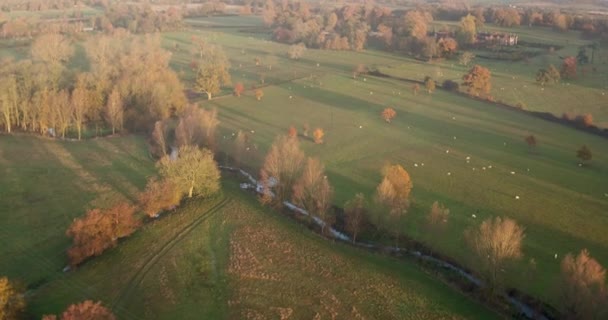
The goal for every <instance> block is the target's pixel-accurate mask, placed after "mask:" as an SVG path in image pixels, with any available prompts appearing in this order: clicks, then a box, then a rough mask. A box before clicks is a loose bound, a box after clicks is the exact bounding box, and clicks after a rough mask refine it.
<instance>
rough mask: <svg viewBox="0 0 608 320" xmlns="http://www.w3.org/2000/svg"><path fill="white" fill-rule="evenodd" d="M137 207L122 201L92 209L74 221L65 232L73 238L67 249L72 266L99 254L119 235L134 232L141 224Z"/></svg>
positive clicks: (115, 241) (122, 235)
mask: <svg viewBox="0 0 608 320" xmlns="http://www.w3.org/2000/svg"><path fill="white" fill-rule="evenodd" d="M135 211H136V208H135V207H134V206H132V205H129V204H127V203H119V204H117V205H115V206H113V207H111V208H109V209H92V210H89V211H87V213H86V215H85V216H84V217H82V218H77V219H75V220H74V222H72V224H71V225H70V227H69V228H68V230H67V231H66V235H67V236H68V237H70V238H72V241H73V243H72V246H71V247H70V248H69V249H68V258H69V262H70V265H71V266H77V265H78V264H80V263H82V262H83V261H85V260H86V259H87V258H89V257H93V256H98V255H100V254H101V253H103V252H104V251H105V250H107V249H109V248H112V247H115V246H116V244H117V243H118V239H120V238H123V237H126V236H129V235H131V234H132V233H133V232H135V230H137V228H138V227H139V225H140V223H141V222H140V221H139V220H138V219H137V218H136V217H135Z"/></svg>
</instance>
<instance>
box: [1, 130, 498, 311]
mask: <svg viewBox="0 0 608 320" xmlns="http://www.w3.org/2000/svg"><path fill="white" fill-rule="evenodd" d="M143 143H144V142H143V140H142V139H140V138H138V137H134V136H129V137H121V138H104V139H96V140H89V141H86V142H60V141H51V140H46V139H41V138H37V137H26V136H0V146H1V148H0V150H2V153H1V157H0V159H1V162H0V168H1V169H2V177H3V179H2V180H1V183H2V185H1V187H0V191H1V192H2V194H1V196H2V197H1V199H2V201H3V203H2V207H3V208H9V210H2V211H0V214H2V225H1V227H2V228H1V229H0V230H1V235H2V239H3V240H5V245H4V246H3V249H2V251H1V252H0V256H1V257H2V260H1V263H0V274H2V275H7V276H9V277H11V278H12V279H15V280H20V281H23V282H24V283H25V284H28V285H30V291H29V292H28V304H29V309H28V311H29V312H30V314H31V315H32V316H33V317H34V318H39V317H40V316H41V315H42V314H48V313H58V312H60V311H61V310H63V309H64V308H65V307H66V306H67V305H69V304H70V303H73V302H77V301H81V300H85V299H93V300H101V301H103V302H104V304H105V305H107V306H110V307H111V308H112V309H113V311H114V312H115V313H116V315H117V316H118V318H119V319H222V318H228V319H260V318H262V317H264V318H281V319H307V318H313V317H315V316H317V317H321V318H322V319H325V318H329V317H337V318H353V319H356V318H357V317H359V318H365V319H370V318H382V319H402V318H404V317H407V318H411V319H445V318H448V317H449V318H453V319H491V318H497V315H496V314H494V313H493V312H491V311H489V310H487V309H485V308H484V307H482V306H481V305H479V304H477V303H474V302H473V301H471V300H470V299H469V298H467V297H465V296H463V295H461V294H460V293H459V292H457V291H455V290H454V289H452V288H450V287H448V286H447V285H445V284H443V283H441V282H439V281H438V280H436V279H434V278H433V277H431V276H430V275H427V274H426V273H424V272H422V271H421V270H420V269H419V268H418V267H417V266H416V265H414V264H413V263H411V262H408V261H397V260H394V259H391V258H386V257H382V256H379V255H374V254H371V253H366V252H363V251H360V250H357V249H353V248H350V247H348V246H345V245H341V244H337V243H332V242H329V241H326V240H324V239H321V238H319V237H317V236H316V235H314V234H313V233H311V232H310V231H309V230H308V229H306V228H305V227H303V226H301V225H299V224H297V223H296V222H294V221H293V220H291V219H290V218H287V217H281V216H280V215H279V214H278V213H276V212H272V211H269V210H267V209H265V208H262V207H261V206H260V205H259V204H258V202H257V200H256V199H255V197H253V196H252V195H249V194H247V193H244V192H242V191H240V190H239V189H238V184H237V181H236V180H234V179H232V178H229V179H224V188H223V191H222V192H221V194H219V195H217V196H216V197H213V198H210V199H202V200H193V201H189V202H187V203H185V204H184V205H183V206H182V207H181V208H179V209H177V210H176V211H174V212H172V213H170V214H168V215H166V216H164V217H162V218H160V219H159V220H157V221H154V222H152V223H149V224H147V225H146V226H145V227H143V228H142V229H141V230H140V231H138V232H137V233H135V234H134V235H133V236H132V237H130V238H128V239H124V240H122V241H121V243H120V244H119V246H118V247H117V248H115V249H111V250H109V251H108V252H106V253H104V254H103V255H102V256H100V257H97V258H94V259H92V260H91V261H89V262H87V263H85V264H84V265H83V266H81V267H79V268H78V269H76V270H74V271H71V272H68V273H62V272H61V269H62V267H63V266H64V264H65V256H64V250H65V248H66V247H67V246H68V245H69V243H68V241H67V239H66V238H65V237H64V236H63V233H64V230H65V228H67V226H68V225H69V223H70V222H71V220H72V218H73V217H76V216H79V215H81V214H82V213H83V212H84V209H85V208H86V207H90V206H103V205H104V204H107V203H111V202H112V201H115V200H118V199H132V196H133V195H134V194H135V192H136V191H137V190H138V189H141V187H142V185H143V183H144V179H145V177H146V176H150V175H152V174H154V171H153V169H152V161H151V160H150V159H148V158H147V153H146V148H145V146H144V144H143ZM36 282H38V283H37V285H36V286H35V287H34V286H33V284H35V283H36Z"/></svg>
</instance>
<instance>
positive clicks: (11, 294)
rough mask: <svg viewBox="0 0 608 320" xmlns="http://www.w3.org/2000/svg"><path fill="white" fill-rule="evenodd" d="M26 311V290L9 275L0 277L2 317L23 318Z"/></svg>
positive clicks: (0, 316) (0, 313)
mask: <svg viewBox="0 0 608 320" xmlns="http://www.w3.org/2000/svg"><path fill="white" fill-rule="evenodd" d="M23 311H25V292H22V290H20V289H19V288H18V287H17V286H16V285H15V284H14V283H12V282H11V281H9V279H8V278H7V277H0V319H3V320H5V319H6V320H13V319H21V316H23Z"/></svg>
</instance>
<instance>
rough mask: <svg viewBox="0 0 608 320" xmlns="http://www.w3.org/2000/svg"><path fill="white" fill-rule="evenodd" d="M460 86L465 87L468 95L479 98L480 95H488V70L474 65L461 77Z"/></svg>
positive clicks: (489, 75)
mask: <svg viewBox="0 0 608 320" xmlns="http://www.w3.org/2000/svg"><path fill="white" fill-rule="evenodd" d="M462 80H463V82H462V85H463V86H465V87H467V92H468V93H469V94H470V95H473V96H476V97H479V95H480V94H484V95H488V94H489V93H490V89H491V88H492V83H491V82H490V81H491V74H490V70H488V69H487V68H484V67H482V66H480V65H475V66H474V67H473V68H472V69H471V70H470V71H469V73H467V74H465V75H464V76H463V77H462Z"/></svg>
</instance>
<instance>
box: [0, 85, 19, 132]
mask: <svg viewBox="0 0 608 320" xmlns="http://www.w3.org/2000/svg"><path fill="white" fill-rule="evenodd" d="M19 100H20V97H19V93H18V89H17V79H16V78H15V76H13V75H10V76H9V75H7V76H2V77H0V113H1V114H2V119H1V120H3V121H2V122H3V123H4V130H5V131H6V132H7V133H11V128H12V126H13V124H15V123H16V122H17V121H16V120H17V119H18V117H19V114H18V110H19V109H18V105H19V103H20V101H19Z"/></svg>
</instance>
